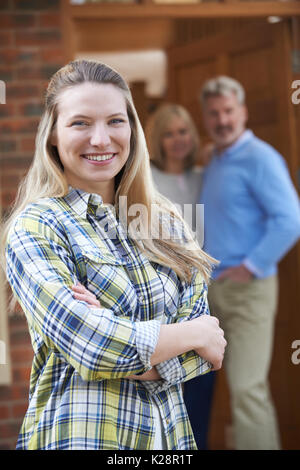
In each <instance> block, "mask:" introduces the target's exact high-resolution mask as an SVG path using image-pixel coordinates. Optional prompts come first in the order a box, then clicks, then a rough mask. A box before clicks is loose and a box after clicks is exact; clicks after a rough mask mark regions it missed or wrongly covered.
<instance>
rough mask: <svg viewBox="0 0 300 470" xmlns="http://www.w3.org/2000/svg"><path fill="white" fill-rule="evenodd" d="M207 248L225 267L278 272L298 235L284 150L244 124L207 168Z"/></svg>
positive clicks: (298, 211) (298, 216)
mask: <svg viewBox="0 0 300 470" xmlns="http://www.w3.org/2000/svg"><path fill="white" fill-rule="evenodd" d="M200 202H201V203H202V204H204V250H205V251H206V252H207V253H209V254H210V255H212V256H213V257H215V258H217V259H218V260H219V261H220V262H221V263H220V264H219V265H218V266H217V267H216V269H215V270H214V273H213V277H214V278H216V277H217V276H218V275H219V274H220V273H221V272H222V271H223V270H224V269H226V268H228V267H232V266H237V265H240V264H242V263H243V264H244V265H246V267H247V268H248V269H249V270H250V271H252V273H253V274H254V275H255V276H256V277H258V278H264V277H267V276H270V275H272V274H275V273H276V272H277V263H278V261H279V260H280V259H281V258H282V257H283V256H284V255H285V254H286V252H287V251H288V250H289V249H290V248H291V247H292V245H293V244H294V243H295V242H296V241H297V239H298V237H299V236H300V207H299V198H298V195H297V192H296V190H295V188H294V186H293V184H292V181H291V179H290V176H289V172H288V169H287V166H286V164H285V161H284V159H283V158H282V156H281V155H280V154H279V153H278V152H277V151H276V150H275V149H274V148H273V147H271V146H270V145H269V144H267V143H266V142H263V141H262V140H260V139H258V138H257V137H255V136H254V134H253V133H252V131H250V130H246V131H245V132H244V133H243V135H242V136H241V137H240V138H239V139H238V141H236V142H235V143H234V144H233V145H232V146H231V147H229V148H227V149H226V150H225V151H224V152H223V153H221V154H219V155H217V154H214V156H213V158H212V160H211V162H210V164H209V165H208V167H207V168H206V169H205V172H204V181H203V189H202V194H201V201H200Z"/></svg>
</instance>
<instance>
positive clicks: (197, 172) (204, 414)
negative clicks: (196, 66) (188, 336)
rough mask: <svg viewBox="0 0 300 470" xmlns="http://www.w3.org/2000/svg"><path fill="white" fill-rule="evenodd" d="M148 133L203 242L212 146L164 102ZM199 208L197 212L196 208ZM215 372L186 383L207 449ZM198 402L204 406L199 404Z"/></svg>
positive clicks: (183, 113) (156, 159)
mask: <svg viewBox="0 0 300 470" xmlns="http://www.w3.org/2000/svg"><path fill="white" fill-rule="evenodd" d="M146 136H147V143H148V148H149V151H150V157H151V162H152V165H151V169H152V175H153V179H154V182H155V184H156V186H157V188H158V190H159V191H160V192H161V193H162V194H163V195H164V196H166V197H167V198H169V199H170V200H171V201H172V202H173V203H175V204H177V205H178V207H179V209H180V210H181V213H182V214H183V216H184V218H185V220H186V222H187V223H189V224H190V226H191V228H192V229H193V231H194V233H195V235H196V237H197V240H198V243H199V244H200V246H202V244H203V241H204V240H203V238H204V235H203V228H204V227H203V221H202V217H201V211H200V205H199V206H197V204H199V201H200V192H201V188H202V168H201V167H199V166H198V167H197V166H196V162H197V160H198V158H199V157H201V160H202V162H203V164H205V163H206V161H205V160H206V159H209V157H210V153H211V152H210V147H209V146H206V147H205V148H200V145H199V143H200V138H199V135H198V131H197V129H196V125H195V123H194V121H193V119H192V116H191V115H190V113H189V112H188V110H187V109H185V108H184V107H183V106H181V105H178V104H173V103H166V104H163V105H161V106H160V107H159V108H158V109H157V110H156V111H155V112H154V113H153V115H152V116H151V117H150V119H149V121H148V123H147V128H146ZM197 209H198V211H197ZM214 381H215V376H214V372H211V373H210V374H205V375H201V376H198V377H195V378H194V379H192V380H189V381H187V382H185V384H184V401H185V405H186V408H187V411H188V414H189V418H190V421H191V425H192V429H193V432H194V437H195V440H196V444H197V447H198V449H201V450H204V449H207V448H208V432H209V421H210V413H211V407H212V398H213V386H214ZM199 403H201V404H202V406H201V407H200V406H199Z"/></svg>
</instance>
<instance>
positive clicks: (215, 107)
mask: <svg viewBox="0 0 300 470" xmlns="http://www.w3.org/2000/svg"><path fill="white" fill-rule="evenodd" d="M247 118H248V113H247V108H246V106H245V105H243V104H240V103H239V102H238V100H237V97H236V95H235V94H234V93H231V94H230V95H226V96H223V95H215V96H210V97H208V98H207V99H206V101H205V102H204V105H203V119H204V125H205V127H206V130H207V132H208V134H209V135H210V137H211V138H212V139H213V141H214V143H215V144H216V147H217V148H218V149H220V150H222V149H224V148H226V147H229V146H230V145H232V144H233V143H234V142H235V141H236V140H237V139H238V138H239V137H240V135H241V134H242V133H243V131H244V130H245V126H246V122H247Z"/></svg>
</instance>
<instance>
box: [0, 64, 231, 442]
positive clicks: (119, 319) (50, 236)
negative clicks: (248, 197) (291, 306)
mask: <svg viewBox="0 0 300 470" xmlns="http://www.w3.org/2000/svg"><path fill="white" fill-rule="evenodd" d="M124 198H125V202H126V204H127V208H128V211H127V212H126V211H124V210H123V209H122V207H123V201H124ZM121 202H122V204H121ZM136 208H139V211H140V212H141V213H142V216H141V218H140V219H139V221H140V222H139V224H137V225H139V227H140V226H142V227H143V228H144V227H145V225H147V224H149V227H150V228H151V229H153V230H152V232H151V233H154V234H156V231H157V233H158V232H162V233H163V234H166V231H167V229H168V227H170V228H169V229H168V230H169V235H170V236H168V237H166V236H165V235H164V236H163V237H153V236H143V237H142V236H141V235H140V232H139V230H138V229H136V230H134V228H133V227H135V224H134V223H135V222H136V217H133V216H134V215H136V213H134V214H133V212H134V210H136ZM142 209H143V210H142ZM169 221H171V222H172V224H168V222H169ZM154 224H156V225H157V224H158V227H157V226H155V227H153V225H154ZM166 227H167V228H166ZM178 227H179V228H178ZM182 227H184V222H183V221H182V220H181V219H180V218H178V217H177V216H176V214H175V213H173V211H172V209H171V208H170V206H169V205H168V204H167V203H166V201H165V200H164V199H163V198H162V197H161V196H160V195H159V194H158V193H157V192H156V191H155V190H154V188H153V185H152V180H151V172H150V166H149V161H148V154H147V149H146V146H145V141H144V136H143V132H142V129H141V126H140V123H139V120H138V117H137V114H136V111H135V108H134V105H133V103H132V98H131V95H130V91H129V89H128V86H127V84H126V83H125V82H124V80H123V79H122V77H120V75H119V74H118V73H117V72H115V71H114V70H112V69H110V68H109V67H107V66H106V65H104V64H100V63H96V62H90V61H84V60H83V61H75V62H72V63H70V64H68V65H66V66H65V67H63V68H62V69H60V70H59V71H58V72H57V73H56V74H55V75H54V76H53V78H52V79H51V81H50V83H49V86H48V90H47V94H46V100H45V111H44V114H43V116H42V119H41V122H40V126H39V129H38V134H37V138H36V152H35V156H34V161H33V164H32V167H31V168H30V170H29V172H28V174H27V177H26V178H25V180H24V182H23V184H22V186H21V188H20V191H19V194H18V197H17V201H16V205H15V207H14V208H13V211H12V214H11V216H10V218H9V220H8V221H7V225H6V228H5V231H4V242H5V247H6V271H7V277H8V281H9V283H10V285H11V287H12V290H13V292H14V294H15V297H16V299H17V300H18V302H19V303H20V304H21V306H22V308H23V310H24V312H25V314H26V317H27V320H28V325H29V330H30V334H31V338H32V345H33V348H34V353H35V354H34V360H33V367H32V374H31V381H30V400H29V407H28V410H27V413H26V416H25V419H24V422H23V425H22V428H21V432H20V436H19V439H18V444H17V448H18V449H44V450H46V449H194V448H195V442H194V439H193V434H192V431H191V427H190V424H189V420H188V416H187V413H186V409H185V406H184V402H183V398H182V391H181V383H182V382H184V381H186V380H189V379H190V378H192V377H194V376H196V375H199V374H201V373H203V372H204V371H206V370H208V369H209V368H210V367H214V368H216V369H218V368H220V367H221V364H222V360H223V355H224V348H225V345H226V341H225V339H224V337H223V331H222V330H221V329H220V328H219V326H218V321H217V319H216V318H213V317H211V316H209V315H205V314H207V313H208V307H207V299H206V281H207V279H208V275H209V272H210V265H211V261H212V260H211V259H210V258H209V257H208V256H207V255H206V254H204V253H203V252H202V251H201V250H200V249H199V248H197V246H196V245H194V244H193V241H192V240H191V239H190V238H189V232H188V230H186V229H184V230H183V232H184V235H183V237H181V238H180V236H181V232H182V230H181V228H182ZM157 229H158V230H157ZM142 232H143V230H142ZM191 250H193V251H191ZM76 285H77V287H76ZM91 299H93V302H91ZM93 303H94V305H93ZM91 304H92V305H91Z"/></svg>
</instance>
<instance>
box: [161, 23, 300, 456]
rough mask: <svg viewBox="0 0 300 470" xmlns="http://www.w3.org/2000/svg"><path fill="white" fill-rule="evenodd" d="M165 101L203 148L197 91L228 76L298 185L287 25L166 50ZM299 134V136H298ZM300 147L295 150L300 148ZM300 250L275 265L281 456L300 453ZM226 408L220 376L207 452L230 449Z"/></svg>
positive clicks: (275, 386) (253, 123)
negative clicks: (192, 126)
mask: <svg viewBox="0 0 300 470" xmlns="http://www.w3.org/2000/svg"><path fill="white" fill-rule="evenodd" d="M168 57H169V91H168V101H172V102H177V103H180V104H182V105H183V106H185V107H186V108H187V109H189V111H190V112H191V114H192V116H193V118H194V119H195V121H196V124H197V126H198V129H199V131H200V135H201V137H202V141H205V140H206V139H207V136H206V135H205V130H204V128H203V124H202V118H201V109H200V103H199V100H198V96H199V91H200V89H201V86H202V84H203V83H204V81H205V80H206V79H208V78H211V77H213V76H216V75H229V76H231V77H234V78H236V79H237V80H239V81H240V82H241V83H242V84H243V85H244V87H245V90H246V97H247V105H248V109H249V122H248V126H249V128H251V129H252V130H253V131H254V132H255V134H256V135H257V136H258V137H260V138H262V139H264V140H265V141H267V142H269V143H270V144H271V145H273V146H274V147H275V148H276V149H278V150H279V151H280V152H281V153H282V155H284V157H285V159H286V161H287V164H288V166H289V169H290V172H291V176H292V178H293V181H294V183H295V184H296V183H297V167H298V163H297V133H296V128H295V105H293V103H292V100H291V94H292V91H291V85H292V81H293V76H292V70H291V63H290V57H291V46H290V31H289V24H288V23H286V22H282V23H278V24H275V25H270V24H267V23H266V25H265V27H264V28H261V27H259V28H253V27H251V28H245V29H243V30H242V31H239V32H235V33H234V32H233V33H230V34H228V33H226V34H220V35H216V36H213V37H210V38H208V39H201V40H200V41H197V42H193V43H191V44H188V45H185V46H180V47H175V48H171V49H170V50H169V52H168ZM298 133H299V130H298ZM299 148H300V146H299ZM299 281H300V249H299V245H297V247H295V248H294V249H293V250H292V251H291V252H290V253H289V254H288V255H287V256H286V257H285V259H284V260H283V261H282V262H281V263H280V301H279V308H278V314H277V320H276V329H275V336H274V343H275V344H274V354H273V361H272V366H271V371H270V383H271V390H272V395H273V398H274V402H275V406H276V409H277V414H278V418H279V425H280V431H281V437H282V445H283V448H284V449H300V406H299V404H298V396H299V390H300V364H299V365H296V364H293V362H292V359H291V357H292V353H293V349H292V343H293V342H294V341H295V340H300V294H299V293H300V283H299ZM230 423H231V418H230V405H229V394H228V389H227V386H226V378H225V373H224V370H222V371H221V372H220V373H219V374H218V382H217V387H216V392H215V398H214V408H213V418H212V426H211V433H210V443H211V448H212V449H226V448H230V447H231V445H232V443H231V439H230V429H231V428H230V426H231V424H230Z"/></svg>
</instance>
